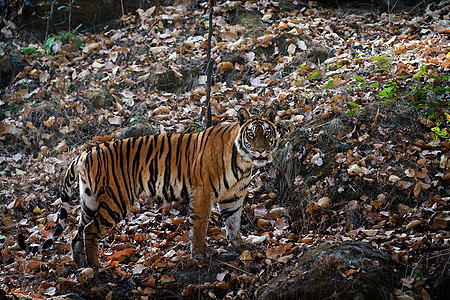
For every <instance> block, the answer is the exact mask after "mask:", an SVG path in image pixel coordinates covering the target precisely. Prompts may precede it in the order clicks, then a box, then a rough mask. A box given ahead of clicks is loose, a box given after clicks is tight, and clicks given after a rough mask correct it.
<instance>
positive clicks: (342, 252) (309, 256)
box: [258, 242, 398, 300]
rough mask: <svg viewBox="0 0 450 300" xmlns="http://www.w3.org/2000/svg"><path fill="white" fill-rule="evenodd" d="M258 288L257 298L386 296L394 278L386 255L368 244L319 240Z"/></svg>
mask: <svg viewBox="0 0 450 300" xmlns="http://www.w3.org/2000/svg"><path fill="white" fill-rule="evenodd" d="M283 273H284V274H285V275H281V276H278V277H277V278H274V279H272V280H271V281H269V282H268V283H267V284H266V285H264V286H263V287H262V288H261V289H260V290H259V291H258V296H259V297H258V298H259V299H267V300H277V299H304V300H308V299H314V300H317V299H325V298H328V299H334V296H335V295H338V298H337V299H343V300H345V299H366V300H372V299H373V300H382V299H389V295H390V292H391V291H392V290H393V288H394V282H397V280H398V274H397V273H396V272H395V267H394V263H393V261H392V260H391V258H390V256H389V255H388V254H387V253H385V252H382V251H380V250H376V249H375V248H374V247H373V246H372V245H371V244H369V243H364V242H349V243H342V244H335V245H331V244H323V245H320V246H318V247H316V248H315V249H312V250H311V251H309V252H308V253H306V254H305V255H304V256H303V257H301V258H300V259H299V260H298V261H297V264H296V267H289V268H287V269H285V270H284V272H283Z"/></svg>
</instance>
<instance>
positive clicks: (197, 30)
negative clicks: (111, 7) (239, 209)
mask: <svg viewBox="0 0 450 300" xmlns="http://www.w3.org/2000/svg"><path fill="white" fill-rule="evenodd" d="M285 5H286V2H284V1H280V2H273V1H242V2H238V1H236V2H234V1H228V2H225V3H221V4H219V5H218V6H217V7H216V11H215V15H214V19H213V20H214V25H215V28H214V30H215V33H214V37H213V43H212V44H213V49H212V58H213V61H214V65H213V69H214V83H213V87H212V110H213V116H214V117H213V121H214V122H215V123H217V122H222V121H232V120H234V117H235V116H236V107H237V106H244V107H246V108H248V109H250V110H251V111H252V112H253V113H255V114H256V113H259V112H260V111H261V109H262V108H264V107H268V106H272V107H274V108H275V109H276V110H277V114H278V116H277V124H278V125H277V127H278V130H279V133H280V136H281V140H282V141H281V147H280V150H279V151H278V152H277V155H276V157H275V160H274V162H273V164H272V167H269V168H266V169H261V170H256V171H255V174H254V177H253V180H252V184H251V187H250V190H249V194H248V197H247V199H246V204H245V213H244V215H243V218H242V233H243V236H244V238H245V239H247V240H248V241H251V242H253V243H255V244H256V247H255V249H253V250H251V251H245V252H243V253H242V254H240V255H236V256H233V254H229V257H230V260H229V261H224V260H223V259H221V260H219V259H217V258H214V257H213V258H211V259H210V260H206V261H199V260H196V259H193V258H192V257H191V256H190V253H189V246H188V245H189V233H188V232H189V228H188V226H187V222H186V209H185V207H184V206H183V205H177V204H172V205H171V206H161V205H159V204H157V203H153V202H151V200H150V199H140V200H139V202H138V203H137V204H136V206H135V208H134V209H133V211H132V212H131V213H130V214H129V216H128V217H127V220H126V222H124V223H123V224H121V225H120V226H117V227H116V228H114V229H113V230H110V231H109V232H108V233H107V234H106V235H105V236H104V237H103V238H102V242H101V246H100V247H101V249H100V253H99V255H100V261H101V262H102V264H103V265H102V268H101V269H100V270H98V271H97V272H95V273H94V272H93V271H92V270H90V269H85V270H82V271H80V270H77V269H76V267H75V265H74V263H73V261H72V258H71V253H70V241H71V238H72V236H73V232H74V230H75V228H76V224H77V220H76V218H77V212H78V211H79V207H78V206H77V205H78V201H77V200H76V199H75V200H74V201H73V203H72V205H73V212H71V214H70V215H69V219H68V225H67V228H66V231H65V234H63V235H62V236H61V237H60V238H59V239H58V240H57V241H56V243H55V245H54V246H53V247H52V248H51V249H48V250H44V251H40V252H38V253H36V254H30V253H26V252H24V251H22V250H21V249H20V247H18V245H17V235H18V234H19V233H21V232H22V233H25V234H26V236H27V243H29V244H33V243H34V244H40V243H42V242H43V241H44V240H45V239H46V238H48V237H49V236H50V235H51V234H52V233H53V230H54V225H55V221H57V212H58V208H59V199H58V196H57V195H58V191H59V188H60V186H61V182H62V179H63V176H64V173H65V170H66V168H67V166H68V165H69V163H70V162H71V160H72V159H73V158H75V157H76V155H77V154H78V153H81V152H82V151H83V150H85V149H88V148H89V147H91V146H93V145H95V144H97V143H99V142H103V141H108V140H112V139H115V138H118V137H122V136H124V134H125V135H129V134H131V135H133V134H136V133H133V132H132V130H137V131H138V132H139V133H141V132H145V133H155V132H189V131H195V130H201V129H202V128H203V118H204V115H205V99H206V96H205V95H206V92H205V82H206V76H205V71H204V70H205V65H206V40H207V35H208V28H207V24H208V22H207V15H206V14H207V7H206V3H205V2H200V3H199V4H198V5H197V7H193V6H192V7H187V8H186V7H184V6H177V7H156V8H155V7H153V8H150V9H148V10H146V11H144V10H138V11H137V12H136V14H129V15H124V16H123V17H122V19H121V20H120V21H118V22H117V23H116V24H115V26H114V28H107V29H105V31H104V32H102V33H96V34H91V33H88V32H83V33H79V32H71V34H61V35H54V36H51V37H49V38H47V40H46V42H45V43H43V42H40V41H38V40H36V39H30V40H24V39H23V38H20V35H21V32H20V31H17V30H16V27H15V26H14V24H9V26H4V27H2V29H1V31H0V61H2V62H3V63H4V65H5V66H9V67H11V68H19V69H20V70H21V71H20V72H19V73H18V74H17V75H16V76H15V78H14V79H13V81H12V82H11V83H10V84H9V85H8V86H6V87H5V88H4V89H2V90H0V108H1V112H0V150H1V152H0V216H1V217H0V252H1V255H0V289H3V290H4V291H7V292H9V293H15V294H25V295H28V296H32V297H36V298H48V297H52V296H56V295H64V294H68V293H74V294H77V295H79V296H81V297H84V298H85V299H97V298H104V299H129V298H136V299H140V298H141V297H144V298H142V299H145V297H148V298H173V299H176V298H179V297H181V296H183V297H186V298H192V299H199V298H200V299H223V298H225V299H254V298H257V297H258V289H259V288H260V287H262V286H264V285H265V284H267V282H268V281H269V280H270V279H271V278H275V277H277V276H279V275H280V274H281V273H282V272H283V270H285V269H286V268H288V267H289V266H290V265H294V264H295V263H296V259H297V258H299V257H301V256H302V255H303V254H304V253H305V252H307V251H308V249H311V248H313V247H316V246H317V245H320V244H322V243H324V242H329V243H341V242H346V241H365V242H368V243H371V244H372V245H374V246H375V247H376V248H377V249H380V250H382V251H385V252H386V253H388V254H390V256H391V257H392V259H393V260H394V261H395V262H396V270H397V272H398V274H399V278H400V279H399V282H397V283H396V284H395V286H396V288H395V290H393V291H392V293H391V298H392V299H424V300H426V299H444V297H445V296H443V295H445V292H448V286H449V277H450V275H449V274H450V273H449V272H450V271H449V270H450V263H449V261H450V256H449V249H450V248H449V238H450V235H449V231H448V224H449V221H450V215H449V211H450V210H449V200H450V188H449V181H450V151H449V150H450V142H449V135H448V133H447V130H448V127H449V124H450V115H449V101H450V91H449V87H450V83H449V76H448V75H449V71H450V43H449V37H450V36H449V35H450V20H449V14H450V2H448V1H442V2H441V3H435V4H432V5H430V6H428V7H427V8H426V9H424V10H420V11H411V12H406V11H400V12H392V13H387V12H363V11H356V10H346V11H343V10H339V9H335V10H332V9H323V8H320V7H303V6H302V5H298V6H295V5H293V4H291V6H285ZM72 33H73V34H72ZM1 80H6V79H5V78H2V79H1ZM2 86H3V85H2ZM253 108H254V109H253ZM139 130H141V131H139ZM130 132H131V133H130ZM222 224H223V222H222V219H221V217H220V214H219V213H218V211H217V209H214V211H213V214H212V217H211V221H210V227H209V231H208V237H207V242H208V244H209V246H210V247H211V248H212V249H214V251H215V252H217V253H218V254H220V255H221V257H222V258H223V257H224V256H225V257H226V255H227V254H228V253H229V250H228V248H227V241H226V238H225V229H224V228H223V226H222ZM357 275H358V274H353V273H352V274H348V276H349V277H351V276H353V277H354V276H357ZM445 289H446V290H445Z"/></svg>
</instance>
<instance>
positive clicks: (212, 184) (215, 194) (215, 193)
mask: <svg viewBox="0 0 450 300" xmlns="http://www.w3.org/2000/svg"><path fill="white" fill-rule="evenodd" d="M209 183H210V184H211V188H212V190H213V192H214V196H215V197H216V198H218V197H219V193H218V192H217V189H216V187H215V186H214V183H213V182H212V179H211V175H209Z"/></svg>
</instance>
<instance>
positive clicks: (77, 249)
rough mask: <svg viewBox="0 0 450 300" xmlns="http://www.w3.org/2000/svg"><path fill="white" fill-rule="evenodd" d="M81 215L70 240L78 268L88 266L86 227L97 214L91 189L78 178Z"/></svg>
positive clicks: (95, 200)
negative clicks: (76, 228)
mask: <svg viewBox="0 0 450 300" xmlns="http://www.w3.org/2000/svg"><path fill="white" fill-rule="evenodd" d="M80 198H81V215H80V223H79V225H78V230H77V233H76V235H75V237H74V238H73V240H72V256H73V260H74V262H75V264H76V265H77V266H78V267H80V268H86V267H88V266H90V264H89V263H88V258H87V255H86V236H85V230H86V226H87V225H88V224H90V223H91V222H92V220H93V219H94V218H95V216H96V214H97V199H96V197H95V196H94V195H93V193H92V189H91V187H90V186H89V184H87V181H86V180H84V178H83V177H81V178H80Z"/></svg>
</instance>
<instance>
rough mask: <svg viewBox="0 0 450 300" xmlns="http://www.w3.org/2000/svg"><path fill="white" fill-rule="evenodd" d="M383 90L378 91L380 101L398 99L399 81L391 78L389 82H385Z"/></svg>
mask: <svg viewBox="0 0 450 300" xmlns="http://www.w3.org/2000/svg"><path fill="white" fill-rule="evenodd" d="M383 88H384V89H383V90H381V92H379V93H378V99H379V101H380V102H384V101H391V100H395V99H397V90H398V85H397V82H395V81H393V80H389V82H388V83H386V84H383Z"/></svg>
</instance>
